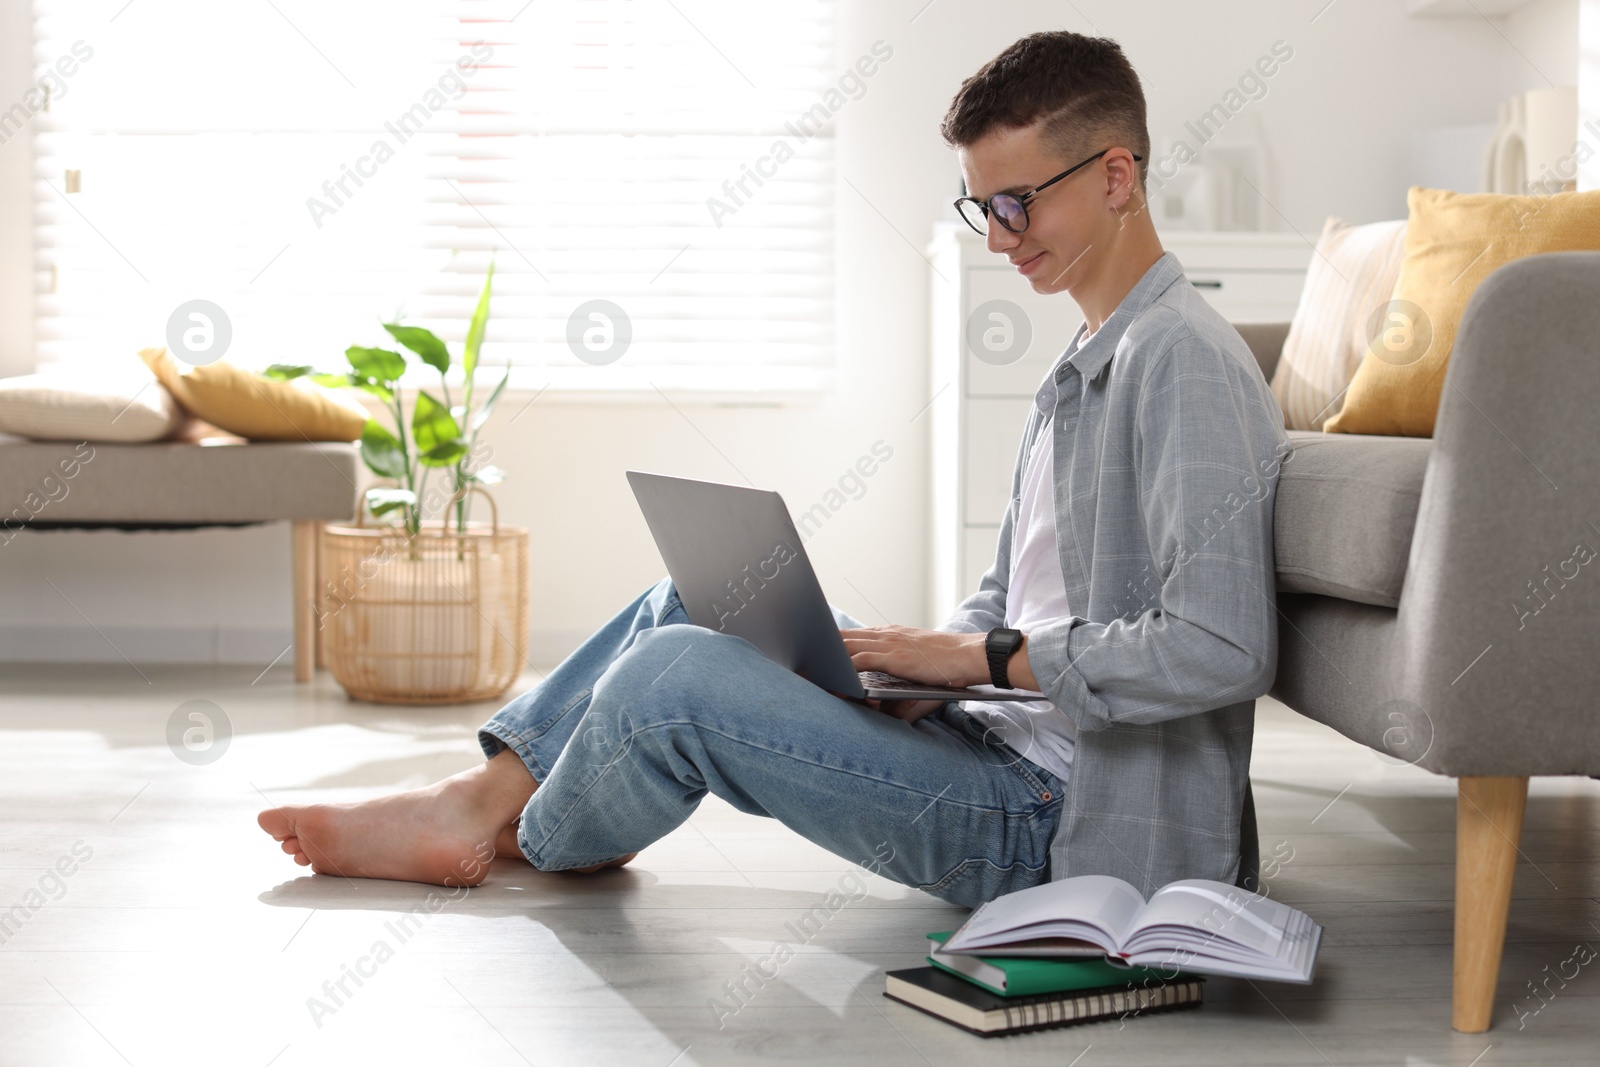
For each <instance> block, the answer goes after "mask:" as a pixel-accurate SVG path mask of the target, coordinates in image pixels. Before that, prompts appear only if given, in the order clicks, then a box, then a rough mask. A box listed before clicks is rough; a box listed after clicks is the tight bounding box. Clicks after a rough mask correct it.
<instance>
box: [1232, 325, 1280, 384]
mask: <svg viewBox="0 0 1600 1067" xmlns="http://www.w3.org/2000/svg"><path fill="white" fill-rule="evenodd" d="M1233 328H1234V329H1235V330H1238V331H1239V336H1240V337H1243V338H1244V343H1245V344H1247V345H1249V346H1250V354H1251V355H1253V356H1255V357H1256V362H1257V363H1259V364H1260V365H1261V376H1262V377H1263V378H1265V379H1266V380H1267V381H1269V382H1270V381H1272V372H1273V371H1275V370H1277V369H1278V355H1279V354H1280V353H1281V352H1282V351H1283V340H1284V338H1286V337H1288V336H1289V324H1288V323H1287V322H1236V323H1234V324H1233Z"/></svg>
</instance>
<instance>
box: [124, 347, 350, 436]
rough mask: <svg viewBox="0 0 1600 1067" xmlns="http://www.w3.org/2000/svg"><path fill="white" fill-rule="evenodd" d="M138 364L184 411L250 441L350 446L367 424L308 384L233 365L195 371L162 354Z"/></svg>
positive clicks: (148, 352) (149, 351)
mask: <svg viewBox="0 0 1600 1067" xmlns="http://www.w3.org/2000/svg"><path fill="white" fill-rule="evenodd" d="M139 358H140V359H142V360H144V362H145V364H146V365H147V366H148V367H149V368H150V369H151V370H152V371H154V372H155V375H156V377H157V378H159V379H160V380H161V384H162V385H164V386H166V387H167V391H168V392H170V393H171V394H172V395H173V397H174V398H175V399H176V400H177V401H178V403H179V404H181V405H182V406H183V407H184V409H185V410H187V411H188V412H189V413H190V414H191V415H194V416H196V417H197V418H201V419H204V420H205V421H206V422H209V423H211V424H212V425H213V426H216V427H218V428H220V429H223V430H227V431H228V432H229V433H236V434H238V435H239V436H240V437H247V438H249V439H250V440H252V441H354V440H356V439H357V438H359V437H360V436H361V429H362V427H364V426H365V425H366V424H367V414H366V411H365V409H363V408H361V407H360V406H359V404H357V403H356V402H354V401H346V400H342V399H340V398H338V397H336V396H335V395H334V394H333V393H332V392H331V391H329V390H324V389H322V388H320V387H318V386H315V385H311V384H310V383H305V384H301V383H299V382H278V381H270V380H268V379H266V378H260V377H257V376H256V375H254V374H252V373H251V372H249V371H247V370H245V369H244V368H243V367H236V366H234V365H233V364H232V363H225V362H219V363H208V364H206V365H204V366H200V367H196V366H191V365H190V364H187V363H180V362H178V361H177V360H175V359H173V358H172V354H171V353H170V352H168V351H167V350H166V349H165V348H143V349H140V350H139Z"/></svg>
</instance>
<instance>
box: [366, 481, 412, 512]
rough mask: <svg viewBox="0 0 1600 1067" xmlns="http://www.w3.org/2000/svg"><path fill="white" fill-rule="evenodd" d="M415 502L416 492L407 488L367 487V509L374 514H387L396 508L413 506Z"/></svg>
mask: <svg viewBox="0 0 1600 1067" xmlns="http://www.w3.org/2000/svg"><path fill="white" fill-rule="evenodd" d="M416 503H417V494H415V493H413V492H412V491H411V490H409V489H385V488H378V489H368V490H367V510H369V511H371V512H372V514H373V515H374V516H378V515H387V514H388V513H389V512H391V511H393V510H395V509H396V508H406V507H413V506H415V505H416Z"/></svg>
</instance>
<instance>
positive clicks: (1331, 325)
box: [1272, 216, 1406, 430]
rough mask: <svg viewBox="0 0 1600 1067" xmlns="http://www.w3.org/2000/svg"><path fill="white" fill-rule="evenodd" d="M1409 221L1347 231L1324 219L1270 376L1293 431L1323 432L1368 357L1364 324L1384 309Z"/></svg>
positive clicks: (1336, 220)
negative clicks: (1286, 333) (1357, 369)
mask: <svg viewBox="0 0 1600 1067" xmlns="http://www.w3.org/2000/svg"><path fill="white" fill-rule="evenodd" d="M1405 237H1406V220H1405V219H1395V220H1391V221H1388V222H1370V223H1367V224H1366V225H1363V226H1352V225H1350V224H1349V223H1347V222H1345V221H1343V220H1342V219H1339V218H1336V217H1333V216H1329V218H1328V220H1327V222H1325V223H1323V226H1322V235H1321V236H1320V237H1319V238H1318V239H1317V250H1316V254H1314V255H1313V256H1312V257H1311V266H1310V267H1309V268H1308V269H1307V271H1306V282H1305V287H1304V288H1303V289H1301V290H1300V304H1299V306H1298V307H1296V308H1295V312H1294V319H1293V320H1292V321H1291V322H1290V324H1289V334H1288V336H1287V337H1285V338H1284V340H1283V354H1282V355H1280V356H1279V357H1278V365H1277V367H1276V368H1275V369H1274V370H1273V372H1272V395H1273V396H1275V397H1277V399H1278V407H1280V408H1282V409H1283V424H1284V427H1285V429H1290V430H1321V429H1322V424H1323V423H1324V422H1326V421H1327V420H1328V419H1331V418H1333V416H1334V415H1336V414H1338V412H1339V408H1340V405H1341V404H1342V403H1343V398H1344V392H1345V390H1346V389H1347V388H1349V386H1350V380H1351V379H1352V378H1354V377H1355V373H1356V368H1357V367H1359V366H1361V360H1362V358H1363V357H1364V356H1365V355H1366V354H1367V341H1368V338H1367V333H1368V330H1369V322H1371V321H1372V319H1373V315H1374V313H1375V312H1376V311H1377V309H1378V308H1380V307H1382V306H1383V305H1385V304H1387V303H1388V302H1389V300H1390V298H1391V296H1392V295H1393V293H1394V285H1395V281H1396V279H1398V278H1399V276H1400V263H1401V261H1402V260H1403V259H1404V258H1405Z"/></svg>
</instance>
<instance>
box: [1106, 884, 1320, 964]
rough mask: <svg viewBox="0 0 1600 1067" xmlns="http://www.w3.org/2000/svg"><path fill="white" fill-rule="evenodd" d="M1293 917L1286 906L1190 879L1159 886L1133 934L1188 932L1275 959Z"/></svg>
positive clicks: (1292, 911)
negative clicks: (1156, 929) (1166, 928)
mask: <svg viewBox="0 0 1600 1067" xmlns="http://www.w3.org/2000/svg"><path fill="white" fill-rule="evenodd" d="M1297 914H1298V913H1297V912H1296V911H1295V909H1293V908H1291V907H1289V906H1288V905H1287V904H1280V903H1279V902H1278V901H1276V900H1269V899H1268V898H1267V897H1264V896H1261V895H1260V894H1258V893H1251V892H1249V891H1248V890H1244V889H1240V888H1238V887H1236V886H1231V885H1227V884H1226V883H1224V882H1213V881H1208V880H1206V879H1201V878H1195V879H1187V880H1185V881H1181V882H1173V883H1171V884H1170V885H1165V886H1162V887H1161V888H1160V889H1158V890H1156V892H1155V893H1154V894H1153V895H1152V896H1151V897H1150V903H1149V904H1147V905H1145V908H1144V913H1143V914H1142V915H1140V916H1139V918H1138V921H1137V923H1136V924H1135V927H1136V931H1142V930H1150V929H1152V928H1154V927H1156V926H1177V927H1189V928H1192V929H1194V930H1195V931H1196V932H1198V933H1200V934H1201V935H1202V936H1205V937H1208V938H1209V937H1210V936H1211V935H1213V934H1214V935H1216V939H1217V940H1218V941H1223V940H1225V941H1229V942H1232V943H1233V944H1235V945H1240V946H1243V947H1245V948H1247V949H1250V950H1251V951H1252V952H1253V953H1259V954H1260V955H1262V956H1266V957H1269V958H1276V957H1278V956H1279V955H1280V954H1282V952H1283V942H1284V938H1285V935H1286V934H1287V932H1288V930H1289V928H1290V926H1291V925H1292V921H1293V919H1294V918H1295V916H1296V915H1297Z"/></svg>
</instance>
